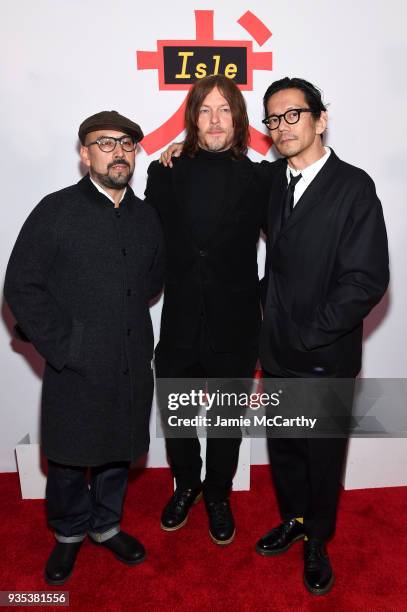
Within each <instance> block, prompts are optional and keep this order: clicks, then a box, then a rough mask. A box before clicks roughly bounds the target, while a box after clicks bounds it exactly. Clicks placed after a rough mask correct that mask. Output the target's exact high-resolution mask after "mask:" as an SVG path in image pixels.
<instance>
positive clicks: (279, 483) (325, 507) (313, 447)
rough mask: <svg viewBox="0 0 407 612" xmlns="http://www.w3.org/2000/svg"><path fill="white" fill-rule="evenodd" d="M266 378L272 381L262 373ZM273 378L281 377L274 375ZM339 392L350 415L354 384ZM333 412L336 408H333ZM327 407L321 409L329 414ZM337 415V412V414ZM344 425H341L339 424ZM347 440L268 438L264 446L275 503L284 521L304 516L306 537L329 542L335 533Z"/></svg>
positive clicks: (331, 438) (348, 382)
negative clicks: (273, 486) (268, 458)
mask: <svg viewBox="0 0 407 612" xmlns="http://www.w3.org/2000/svg"><path fill="white" fill-rule="evenodd" d="M264 376H265V377H266V378H273V376H271V374H269V373H267V372H265V373H264ZM274 378H282V377H280V376H274ZM345 384H346V388H345V389H343V385H342V389H341V390H342V391H345V393H342V399H343V397H344V396H345V397H346V402H345V404H343V406H344V409H345V411H346V412H347V414H343V415H342V418H343V420H344V421H345V422H346V421H347V420H348V417H349V416H350V411H351V403H352V397H353V387H354V381H353V380H352V379H349V380H347V381H346V383H345ZM332 409H333V410H336V409H337V407H336V406H335V407H334V406H333V407H332ZM329 410H330V406H325V407H324V412H325V413H327V412H328V413H329ZM335 414H336V415H337V414H338V412H337V411H336V413H335ZM342 425H343V423H342ZM347 444H348V438H347V437H346V436H344V435H342V436H341V437H308V438H294V437H293V438H280V437H268V439H267V446H268V452H269V457H270V465H271V471H272V476H273V481H274V485H275V489H276V494H277V500H278V504H279V508H280V512H281V516H282V519H283V520H289V519H291V518H295V517H303V519H304V529H305V532H306V534H307V535H308V537H310V538H311V537H312V538H318V539H320V540H324V541H325V540H327V539H329V538H330V537H331V536H332V535H333V533H334V531H335V523H336V513H337V506H338V498H339V492H340V486H341V476H342V468H343V461H344V457H345V453H346V448H347Z"/></svg>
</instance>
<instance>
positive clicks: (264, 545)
mask: <svg viewBox="0 0 407 612" xmlns="http://www.w3.org/2000/svg"><path fill="white" fill-rule="evenodd" d="M304 536H305V533H304V526H303V525H302V524H301V523H300V522H299V521H296V520H295V519H291V520H289V521H285V522H284V523H281V525H279V526H278V527H274V529H272V530H271V531H269V532H268V533H266V535H265V536H263V537H262V538H261V539H260V540H259V541H258V542H257V544H256V551H257V552H258V553H259V554H260V555H265V556H266V557H267V556H269V555H270V556H271V555H279V554H280V553H283V552H285V551H286V550H288V549H289V548H290V546H291V545H292V544H294V542H296V541H297V540H302V539H303V538H304Z"/></svg>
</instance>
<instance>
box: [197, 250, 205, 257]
mask: <svg viewBox="0 0 407 612" xmlns="http://www.w3.org/2000/svg"><path fill="white" fill-rule="evenodd" d="M206 255H207V252H206V251H199V256H200V257H206Z"/></svg>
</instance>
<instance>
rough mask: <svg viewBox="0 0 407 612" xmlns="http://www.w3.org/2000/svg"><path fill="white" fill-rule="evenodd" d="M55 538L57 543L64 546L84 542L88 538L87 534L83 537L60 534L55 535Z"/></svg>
mask: <svg viewBox="0 0 407 612" xmlns="http://www.w3.org/2000/svg"><path fill="white" fill-rule="evenodd" d="M54 535H55V538H56V540H57V542H61V543H62V544H75V543H76V542H83V540H84V539H85V538H86V533H85V534H83V535H74V536H63V535H61V534H60V533H55V534H54Z"/></svg>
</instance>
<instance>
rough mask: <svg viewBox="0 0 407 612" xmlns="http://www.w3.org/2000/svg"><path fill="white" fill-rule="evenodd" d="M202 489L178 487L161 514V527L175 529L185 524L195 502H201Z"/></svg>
mask: <svg viewBox="0 0 407 612" xmlns="http://www.w3.org/2000/svg"><path fill="white" fill-rule="evenodd" d="M201 497H202V490H201V489H200V488H199V489H176V490H175V491H174V493H173V495H172V496H171V499H170V500H169V502H168V503H167V505H166V506H165V508H164V510H163V512H162V515H161V529H164V531H175V530H176V529H180V528H181V527H183V526H184V525H185V523H186V522H187V520H188V513H189V511H190V509H191V506H192V505H193V504H196V503H198V502H199V500H200V499H201Z"/></svg>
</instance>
